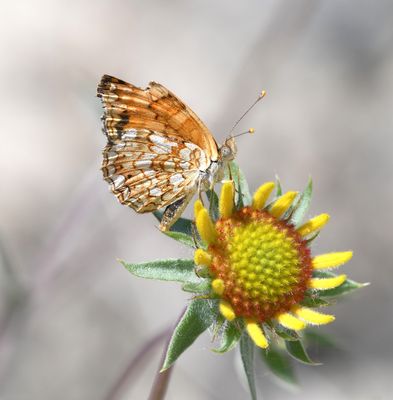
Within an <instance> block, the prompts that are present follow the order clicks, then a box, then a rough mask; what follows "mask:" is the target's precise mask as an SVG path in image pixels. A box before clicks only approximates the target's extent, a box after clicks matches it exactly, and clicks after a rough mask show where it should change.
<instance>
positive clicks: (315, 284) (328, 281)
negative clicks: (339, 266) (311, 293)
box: [308, 274, 347, 290]
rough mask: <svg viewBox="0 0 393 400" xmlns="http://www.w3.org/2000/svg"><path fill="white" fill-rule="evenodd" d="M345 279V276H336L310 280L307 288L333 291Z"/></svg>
mask: <svg viewBox="0 0 393 400" xmlns="http://www.w3.org/2000/svg"><path fill="white" fill-rule="evenodd" d="M346 279H347V276H346V275H344V274H343V275H338V276H335V277H333V278H312V279H310V283H309V285H308V286H309V287H310V288H311V289H319V290H326V289H334V288H336V287H338V286H340V285H342V284H343V283H344V282H345V280H346Z"/></svg>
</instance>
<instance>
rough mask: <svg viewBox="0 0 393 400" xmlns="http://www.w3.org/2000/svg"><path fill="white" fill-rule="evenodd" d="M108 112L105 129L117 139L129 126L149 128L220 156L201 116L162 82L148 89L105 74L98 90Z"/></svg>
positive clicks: (152, 83) (213, 155)
mask: <svg viewBox="0 0 393 400" xmlns="http://www.w3.org/2000/svg"><path fill="white" fill-rule="evenodd" d="M97 95H98V97H101V99H102V102H103V105H104V108H105V112H104V116H103V123H104V130H105V133H106V135H107V137H108V140H109V141H110V142H111V141H115V140H116V139H119V138H120V137H121V134H122V132H124V131H126V130H129V129H138V130H140V129H147V130H149V131H156V132H161V133H162V134H163V135H164V136H166V135H172V136H175V137H177V138H179V139H180V140H183V141H184V142H189V143H194V144H195V145H197V146H199V148H201V149H203V150H204V152H205V154H206V156H207V157H208V159H209V160H211V161H216V160H217V157H218V149H217V143H216V142H215V140H214V138H213V136H212V134H211V133H210V131H209V130H208V129H207V127H206V126H205V125H204V124H203V122H202V121H201V120H200V119H199V118H198V116H197V115H196V114H195V113H194V112H193V111H192V110H191V109H190V108H189V107H188V106H186V105H185V104H184V103H183V102H182V101H181V100H179V99H178V98H177V97H176V96H175V95H174V94H173V93H171V92H170V91H169V90H168V89H166V88H165V87H164V86H162V85H160V84H159V83H155V82H151V83H150V84H149V87H147V88H146V89H140V88H138V87H136V86H134V85H131V84H130V83H127V82H125V81H122V80H120V79H117V78H114V77H112V76H109V75H104V76H103V77H102V79H101V82H100V84H99V85H98V89H97Z"/></svg>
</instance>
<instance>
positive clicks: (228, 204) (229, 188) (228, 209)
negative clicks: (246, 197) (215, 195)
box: [219, 181, 235, 218]
mask: <svg viewBox="0 0 393 400" xmlns="http://www.w3.org/2000/svg"><path fill="white" fill-rule="evenodd" d="M234 193H235V189H234V187H233V181H227V182H224V184H223V185H222V188H221V195H220V203H219V210H220V216H221V217H223V218H228V217H230V216H231V215H232V211H233V196H234Z"/></svg>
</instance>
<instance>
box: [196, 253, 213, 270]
mask: <svg viewBox="0 0 393 400" xmlns="http://www.w3.org/2000/svg"><path fill="white" fill-rule="evenodd" d="M194 262H195V264H196V265H206V266H207V267H210V265H211V263H212V256H211V255H210V254H209V253H208V252H207V251H205V250H202V249H196V250H195V253H194Z"/></svg>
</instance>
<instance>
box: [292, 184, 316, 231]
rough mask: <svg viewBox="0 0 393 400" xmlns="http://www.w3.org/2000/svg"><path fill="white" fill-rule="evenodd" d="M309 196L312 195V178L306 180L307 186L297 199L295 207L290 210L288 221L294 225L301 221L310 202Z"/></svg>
mask: <svg viewBox="0 0 393 400" xmlns="http://www.w3.org/2000/svg"><path fill="white" fill-rule="evenodd" d="M311 196H312V180H311V178H310V179H309V181H308V184H307V187H306V189H305V190H304V192H303V193H302V195H301V196H300V199H299V201H298V202H297V203H296V206H295V209H294V211H293V212H292V216H291V220H290V222H291V223H292V224H293V225H295V227H296V228H297V227H299V226H300V225H301V223H302V221H303V218H304V216H305V215H306V213H307V211H308V209H309V207H310V204H311Z"/></svg>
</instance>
